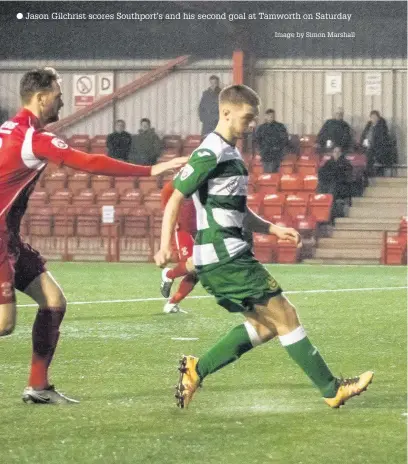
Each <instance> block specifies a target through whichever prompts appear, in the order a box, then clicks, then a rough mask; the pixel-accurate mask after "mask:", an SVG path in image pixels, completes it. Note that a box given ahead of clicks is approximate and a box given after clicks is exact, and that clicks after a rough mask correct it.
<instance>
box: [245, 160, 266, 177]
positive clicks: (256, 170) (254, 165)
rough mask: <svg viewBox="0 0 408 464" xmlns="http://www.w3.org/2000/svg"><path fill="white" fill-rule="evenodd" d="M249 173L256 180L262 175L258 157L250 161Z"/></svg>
mask: <svg viewBox="0 0 408 464" xmlns="http://www.w3.org/2000/svg"><path fill="white" fill-rule="evenodd" d="M249 171H250V172H251V174H252V176H254V177H255V178H258V177H259V176H260V175H261V174H263V172H264V171H263V164H262V161H261V157H260V156H258V155H257V156H255V157H254V158H253V159H252V161H251V163H250V166H249Z"/></svg>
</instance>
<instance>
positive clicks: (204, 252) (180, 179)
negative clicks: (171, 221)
mask: <svg viewBox="0 0 408 464" xmlns="http://www.w3.org/2000/svg"><path fill="white" fill-rule="evenodd" d="M174 187H175V188H176V189H177V190H179V191H180V192H181V193H182V194H183V195H184V196H192V198H193V201H194V205H195V208H196V211H197V235H196V238H195V245H194V251H193V260H194V264H195V266H196V267H197V269H198V270H200V271H206V270H210V269H213V268H216V267H218V266H220V265H221V264H224V263H226V262H228V261H231V260H232V259H234V258H235V257H237V256H239V255H240V254H241V253H243V252H244V251H246V250H248V249H249V245H248V243H247V242H246V241H245V240H244V238H243V235H242V223H243V220H244V215H245V209H246V197H247V190H248V171H247V169H246V167H245V165H244V162H243V160H242V157H241V154H240V152H239V151H238V150H237V148H236V147H235V146H233V145H231V144H229V143H228V142H226V141H225V140H224V139H223V138H222V137H221V136H220V135H218V134H217V133H216V132H212V133H211V134H209V135H208V136H207V137H206V138H205V139H204V140H203V142H202V143H201V145H200V146H199V147H198V148H197V149H196V150H195V151H194V152H193V153H192V155H191V156H190V159H189V161H188V163H187V164H186V166H184V168H183V169H182V170H181V171H180V173H179V174H178V176H177V177H176V178H175V180H174Z"/></svg>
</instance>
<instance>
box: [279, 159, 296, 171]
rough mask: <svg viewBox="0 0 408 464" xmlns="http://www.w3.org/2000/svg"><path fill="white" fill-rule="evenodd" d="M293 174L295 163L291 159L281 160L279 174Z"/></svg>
mask: <svg viewBox="0 0 408 464" xmlns="http://www.w3.org/2000/svg"><path fill="white" fill-rule="evenodd" d="M293 172H295V161H294V160H291V159H286V160H285V159H284V160H282V162H281V164H280V166H279V173H280V174H292V173H293Z"/></svg>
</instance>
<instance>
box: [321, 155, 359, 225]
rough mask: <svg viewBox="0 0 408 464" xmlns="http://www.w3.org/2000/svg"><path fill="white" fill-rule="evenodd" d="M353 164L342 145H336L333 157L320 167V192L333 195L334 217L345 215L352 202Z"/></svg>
mask: <svg viewBox="0 0 408 464" xmlns="http://www.w3.org/2000/svg"><path fill="white" fill-rule="evenodd" d="M352 174H353V166H352V165H351V163H350V161H349V160H348V159H347V158H346V156H345V154H344V153H342V151H341V148H340V147H335V148H334V150H333V152H332V154H331V158H330V159H329V160H328V161H326V163H325V164H324V165H323V166H322V167H321V168H320V169H319V173H318V186H317V190H318V192H319V193H331V194H332V195H333V207H332V219H334V218H335V217H341V216H344V210H345V207H346V205H350V203H351V192H352V181H353V178H352Z"/></svg>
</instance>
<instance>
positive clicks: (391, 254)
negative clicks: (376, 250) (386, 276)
mask: <svg viewBox="0 0 408 464" xmlns="http://www.w3.org/2000/svg"><path fill="white" fill-rule="evenodd" d="M385 246H386V251H385V256H386V259H385V263H384V264H388V265H397V266H400V265H402V264H406V261H407V242H406V239H405V238H403V237H399V236H395V237H390V236H388V237H387V242H386V244H385Z"/></svg>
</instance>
